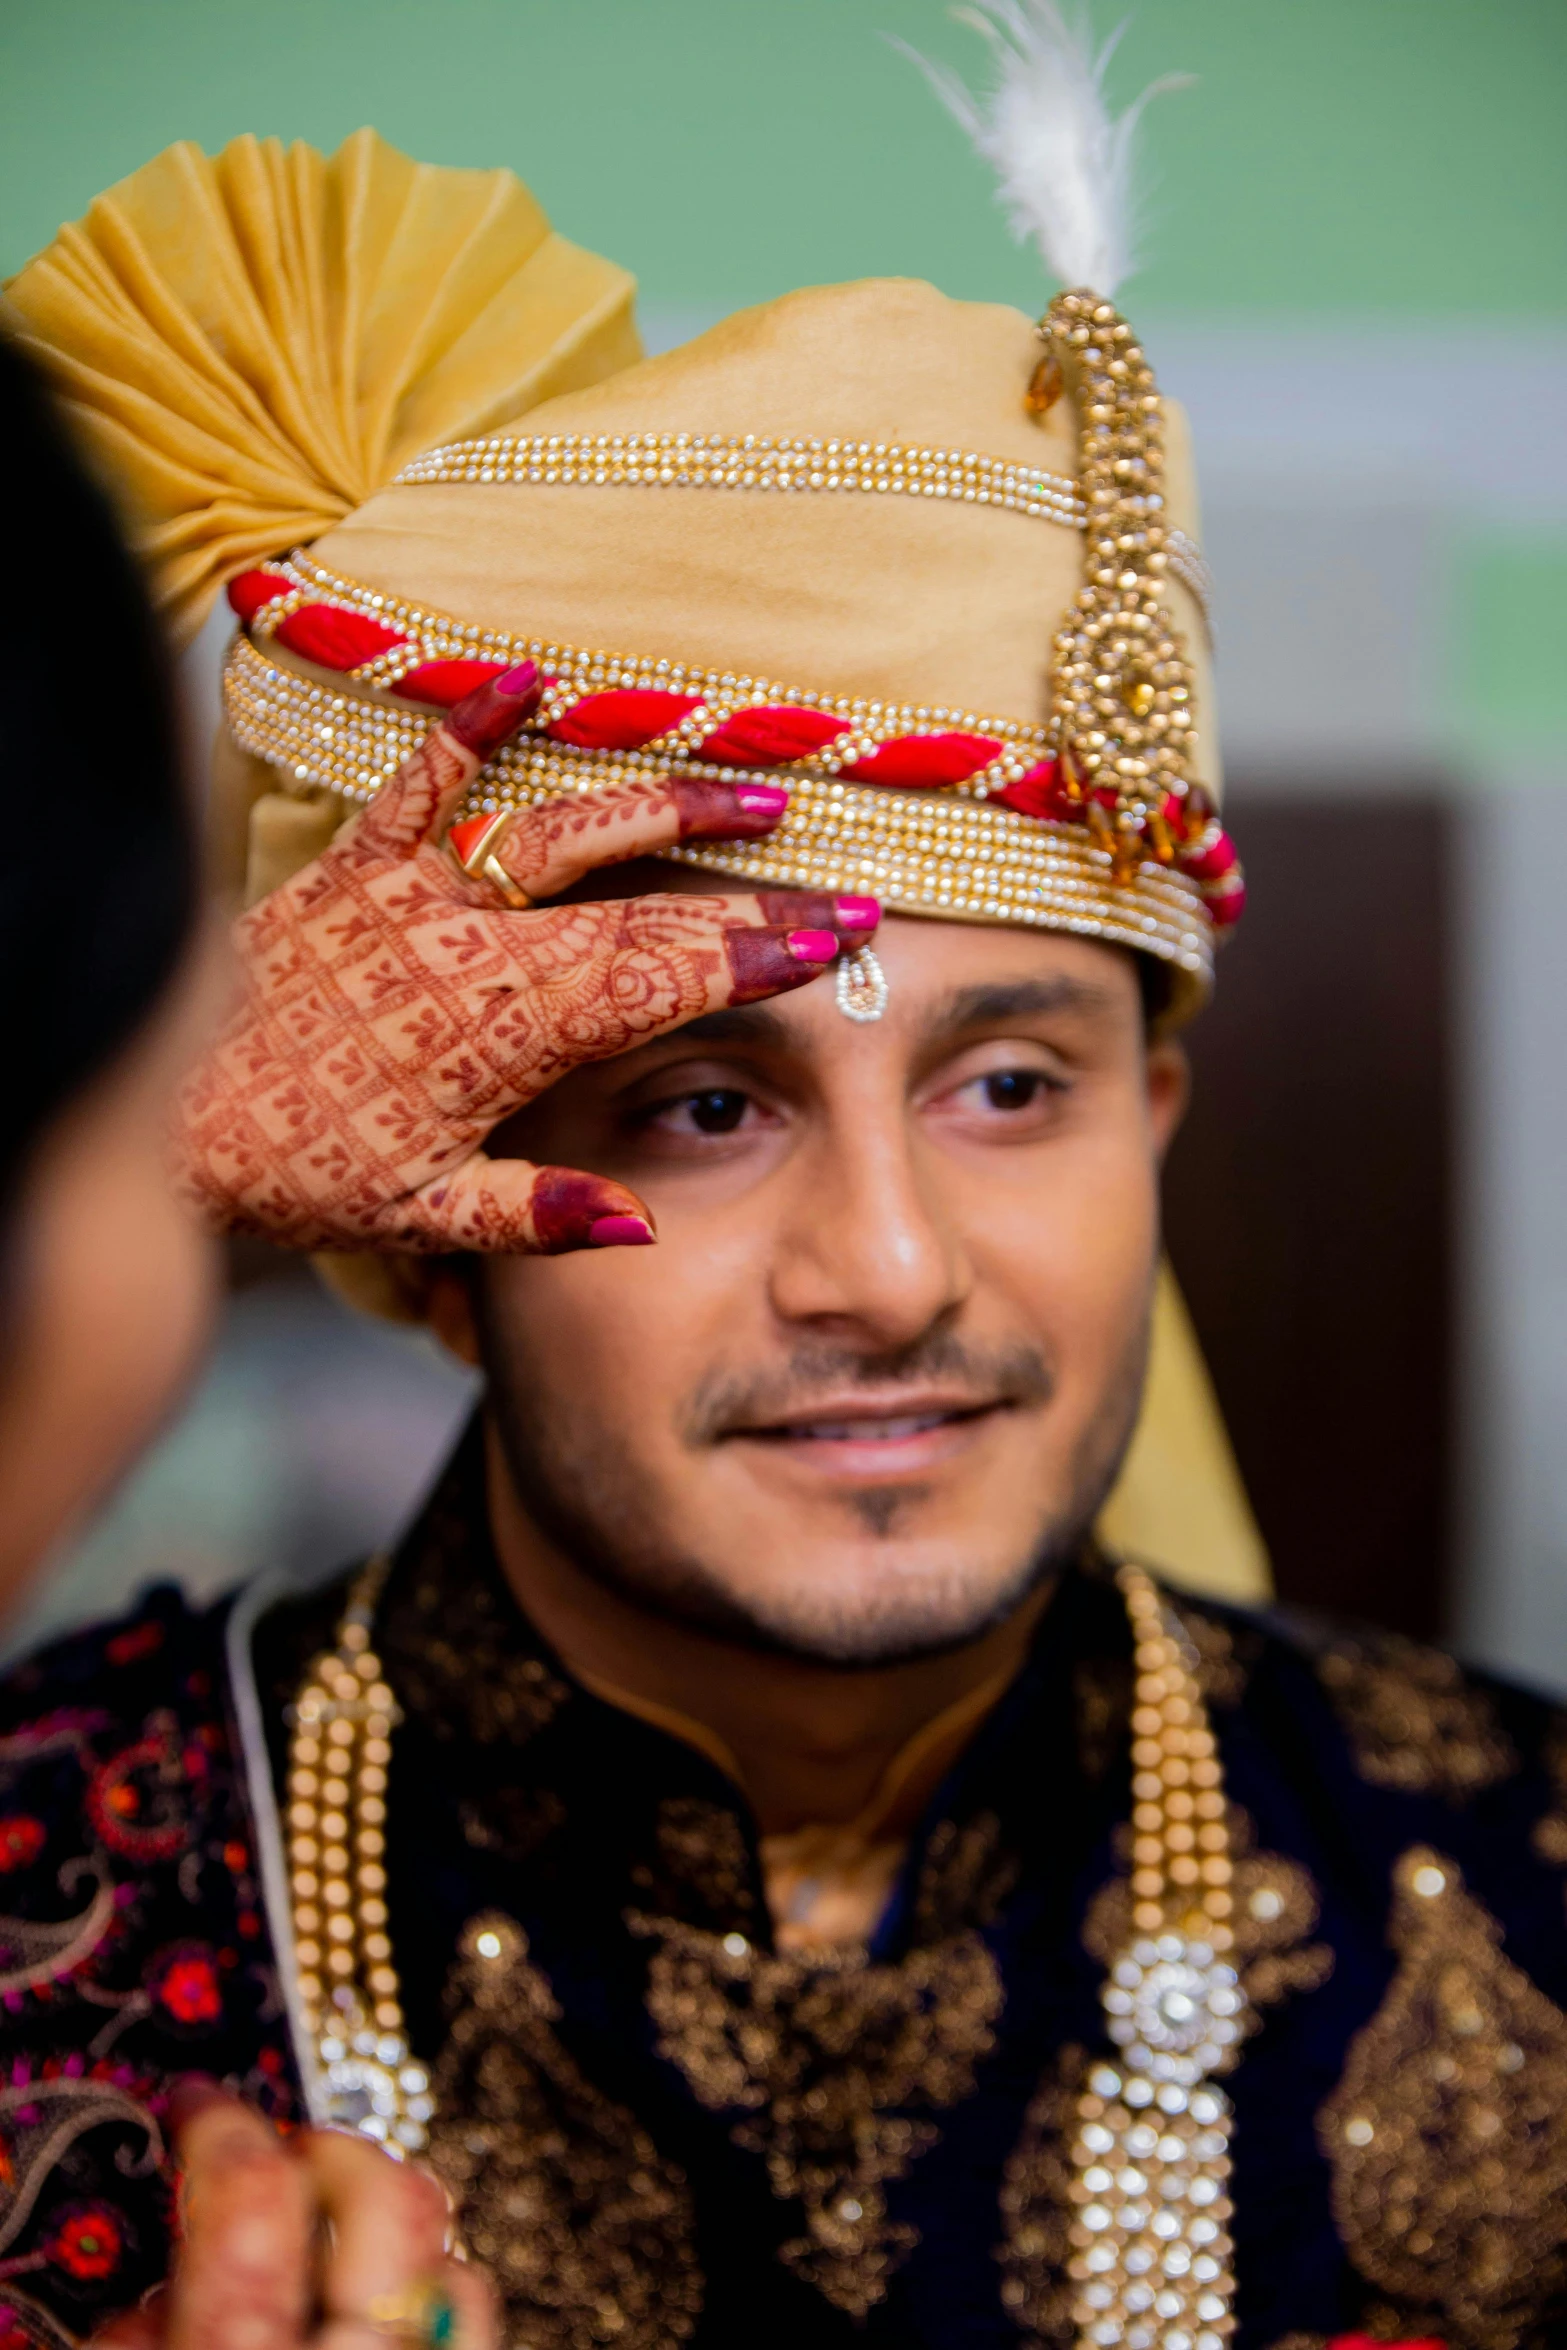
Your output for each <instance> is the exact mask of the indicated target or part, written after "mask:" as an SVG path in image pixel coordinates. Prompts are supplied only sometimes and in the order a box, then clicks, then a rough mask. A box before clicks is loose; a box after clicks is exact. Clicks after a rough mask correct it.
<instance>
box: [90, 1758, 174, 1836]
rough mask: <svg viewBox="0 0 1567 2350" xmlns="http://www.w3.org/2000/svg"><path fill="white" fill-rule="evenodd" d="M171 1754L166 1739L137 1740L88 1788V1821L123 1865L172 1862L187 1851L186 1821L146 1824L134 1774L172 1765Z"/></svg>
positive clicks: (106, 1765) (103, 1768) (95, 1775)
mask: <svg viewBox="0 0 1567 2350" xmlns="http://www.w3.org/2000/svg"><path fill="white" fill-rule="evenodd" d="M169 1759H170V1757H169V1748H168V1744H167V1742H166V1740H164V1739H162V1738H156V1737H154V1738H139V1739H137V1741H136V1743H135V1744H134V1745H133V1746H127V1747H126V1748H125V1749H124V1751H123V1752H122V1753H120V1754H116V1755H114V1756H112V1757H111V1758H110V1760H109V1761H108V1762H106V1763H104V1764H103V1765H102V1766H101V1767H100V1768H99V1769H98V1770H96V1771H95V1772H94V1773H93V1776H92V1778H91V1780H90V1781H89V1782H88V1786H87V1816H88V1818H89V1819H90V1820H91V1821H92V1824H93V1826H94V1827H95V1828H96V1829H97V1831H98V1834H99V1835H100V1836H101V1837H102V1839H103V1841H104V1843H105V1844H106V1845H107V1846H108V1847H109V1850H110V1851H111V1852H113V1853H117V1854H119V1856H120V1857H121V1858H122V1859H125V1860H133V1861H139V1862H141V1863H142V1864H144V1865H145V1864H146V1863H148V1862H151V1861H159V1860H172V1859H173V1858H174V1855H175V1854H176V1853H177V1852H180V1851H182V1850H183V1849H184V1846H185V1842H186V1835H187V1830H186V1827H185V1823H184V1822H183V1821H182V1820H178V1819H174V1820H158V1821H154V1822H152V1823H150V1824H147V1825H144V1824H142V1818H141V1814H142V1809H143V1798H142V1792H141V1789H140V1788H139V1787H137V1786H136V1784H135V1780H134V1774H135V1773H136V1772H137V1771H150V1770H153V1769H155V1768H157V1767H158V1766H159V1765H163V1766H164V1767H165V1768H166V1767H167V1765H168V1762H169Z"/></svg>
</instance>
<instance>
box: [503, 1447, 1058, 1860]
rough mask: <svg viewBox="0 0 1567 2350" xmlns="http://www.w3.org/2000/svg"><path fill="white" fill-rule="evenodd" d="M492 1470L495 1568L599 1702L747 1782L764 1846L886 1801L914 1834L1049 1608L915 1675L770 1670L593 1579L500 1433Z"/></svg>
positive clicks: (922, 1666)
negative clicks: (545, 1519) (521, 1486)
mask: <svg viewBox="0 0 1567 2350" xmlns="http://www.w3.org/2000/svg"><path fill="white" fill-rule="evenodd" d="M486 1456H487V1483H488V1490H489V1505H490V1525H491V1529H492V1532H493V1534H494V1539H495V1549H496V1555H497V1557H498V1558H499V1560H500V1565H501V1571H502V1573H503V1574H504V1576H505V1577H506V1580H507V1582H508V1584H509V1585H510V1586H511V1589H512V1591H513V1592H514V1593H515V1594H516V1597H517V1599H518V1601H519V1603H520V1604H521V1606H522V1607H523V1609H524V1610H525V1612H526V1614H527V1615H528V1617H529V1619H530V1620H531V1621H532V1622H533V1623H534V1624H535V1625H536V1626H537V1628H538V1630H539V1631H540V1632H541V1633H542V1634H543V1635H544V1637H545V1639H546V1640H548V1641H549V1643H550V1645H551V1647H552V1648H553V1649H554V1650H555V1652H556V1654H557V1655H558V1656H559V1657H560V1659H561V1662H562V1663H563V1664H564V1665H565V1666H566V1668H567V1669H568V1671H570V1672H571V1673H573V1674H574V1675H575V1676H576V1677H577V1678H578V1679H579V1680H580V1681H582V1682H583V1683H584V1685H585V1686H586V1687H588V1688H590V1689H592V1690H594V1691H595V1692H596V1693H597V1694H598V1695H600V1696H605V1697H609V1698H612V1699H614V1700H618V1701H619V1702H620V1703H622V1704H624V1705H626V1706H627V1707H628V1709H629V1710H631V1711H634V1712H637V1713H641V1714H643V1715H645V1716H646V1717H647V1718H649V1719H651V1720H654V1721H657V1722H662V1723H663V1725H664V1726H666V1727H668V1728H670V1729H673V1730H675V1731H676V1732H677V1734H681V1735H684V1736H686V1737H687V1739H688V1740H689V1742H690V1743H691V1744H693V1745H696V1746H698V1747H700V1748H701V1749H702V1750H703V1751H705V1752H706V1753H707V1754H708V1755H709V1756H710V1757H711V1758H712V1759H713V1760H715V1761H717V1762H719V1763H720V1764H721V1765H722V1766H723V1767H725V1768H726V1769H728V1770H729V1771H730V1772H731V1773H732V1774H733V1775H734V1776H735V1777H737V1779H738V1781H739V1784H740V1786H741V1788H742V1790H743V1791H744V1793H745V1794H746V1796H747V1797H748V1798H749V1800H750V1803H751V1806H752V1809H753V1810H754V1812H755V1814H756V1818H757V1822H758V1825H759V1828H760V1829H761V1831H762V1833H763V1834H764V1835H771V1834H777V1833H779V1832H781V1831H789V1830H792V1829H796V1828H800V1827H805V1826H811V1825H816V1824H818V1823H824V1824H825V1823H836V1822H848V1821H853V1820H857V1819H859V1818H860V1817H861V1815H863V1814H864V1813H865V1812H866V1811H867V1809H868V1808H869V1807H871V1806H873V1805H876V1804H877V1802H878V1798H879V1797H880V1796H881V1795H883V1794H884V1795H885V1797H886V1800H887V1803H888V1806H889V1809H890V1810H891V1812H892V1814H893V1816H892V1817H890V1818H889V1820H888V1822H887V1825H888V1826H891V1827H894V1828H903V1829H906V1828H907V1827H908V1826H910V1825H912V1820H911V1819H907V1818H900V1817H898V1816H897V1815H898V1814H900V1813H903V1812H905V1811H907V1810H909V1809H910V1808H911V1807H912V1808H913V1809H918V1808H920V1807H922V1804H923V1800H924V1797H925V1796H926V1795H928V1794H929V1793H930V1792H931V1790H932V1786H933V1783H934V1782H933V1779H932V1773H934V1774H935V1776H937V1777H939V1776H940V1775H941V1772H942V1770H943V1769H944V1768H945V1766H946V1764H947V1763H948V1762H950V1760H952V1759H953V1755H954V1753H955V1752H956V1751H959V1750H961V1746H962V1745H963V1744H964V1743H966V1741H967V1738H968V1737H969V1736H971V1735H972V1733H973V1730H974V1729H975V1728H976V1727H977V1725H978V1722H979V1721H980V1720H981V1719H983V1717H984V1714H985V1713H986V1712H988V1710H989V1704H990V1703H992V1702H994V1699H995V1697H996V1696H998V1695H999V1694H1000V1692H1001V1691H1002V1690H1003V1689H1004V1688H1005V1686H1006V1684H1007V1682H1008V1681H1009V1680H1010V1679H1011V1677H1012V1675H1013V1674H1014V1673H1015V1672H1016V1670H1017V1668H1018V1666H1019V1665H1020V1664H1021V1663H1022V1661H1023V1657H1024V1655H1025V1653H1026V1651H1027V1648H1028V1644H1029V1640H1030V1637H1031V1635H1032V1632H1033V1629H1034V1626H1035V1624H1036V1623H1037V1622H1038V1620H1039V1616H1040V1612H1041V1610H1042V1608H1043V1606H1044V1603H1045V1600H1046V1597H1047V1596H1048V1593H1047V1591H1045V1590H1041V1591H1039V1592H1036V1593H1035V1594H1034V1595H1033V1596H1032V1597H1031V1598H1030V1599H1029V1601H1028V1602H1027V1603H1026V1604H1025V1605H1024V1606H1023V1607H1021V1608H1019V1609H1018V1610H1017V1611H1016V1612H1015V1613H1014V1614H1013V1615H1012V1616H1010V1617H1008V1618H1007V1620H1006V1621H1005V1622H1004V1623H1002V1624H998V1625H996V1626H993V1627H992V1628H991V1629H990V1630H989V1631H987V1632H985V1633H984V1634H982V1635H981V1637H980V1638H979V1639H977V1640H975V1641H971V1642H970V1643H968V1644H967V1645H966V1646H965V1647H962V1648H958V1649H953V1650H951V1651H949V1652H947V1653H946V1654H943V1655H941V1656H931V1657H919V1658H916V1659H914V1660H913V1661H912V1662H909V1663H905V1664H896V1665H886V1666H881V1667H872V1668H867V1669H864V1670H857V1671H845V1670H844V1669H843V1668H842V1667H841V1666H834V1665H819V1664H814V1663H812V1662H810V1661H809V1660H808V1659H805V1658H799V1657H787V1656H775V1655H769V1654H768V1653H766V1652H765V1651H762V1650H757V1649H752V1648H747V1647H744V1646H741V1645H740V1644H738V1643H736V1642H732V1641H728V1640H725V1639H723V1638H722V1637H721V1636H719V1635H718V1634H715V1633H709V1632H704V1631H701V1630H699V1629H698V1628H696V1627H695V1626H692V1625H686V1624H680V1623H676V1622H674V1621H672V1620H671V1619H670V1618H668V1617H667V1616H664V1615H661V1614H658V1613H656V1612H654V1611H653V1610H652V1609H648V1608H643V1607H639V1606H638V1605H637V1603H636V1602H635V1600H633V1599H631V1598H628V1597H627V1596H626V1595H625V1594H624V1593H621V1592H617V1591H614V1590H611V1589H610V1588H609V1587H608V1586H606V1585H605V1584H604V1583H603V1582H601V1581H599V1580H598V1579H596V1578H595V1577H593V1576H590V1575H587V1574H585V1573H584V1572H583V1571H582V1569H581V1568H580V1567H578V1566H576V1565H574V1564H573V1562H572V1561H571V1560H570V1559H569V1558H568V1557H566V1556H565V1555H564V1553H563V1552H562V1551H561V1550H560V1549H559V1548H558V1547H557V1546H556V1545H555V1544H553V1543H552V1542H550V1541H549V1540H548V1539H547V1538H546V1536H545V1535H544V1534H543V1533H542V1532H541V1531H540V1529H539V1528H538V1527H537V1526H536V1525H535V1524H534V1522H533V1520H532V1519H531V1518H530V1517H529V1516H528V1514H527V1512H526V1510H525V1509H524V1507H523V1505H522V1503H521V1501H520V1500H519V1498H518V1495H517V1491H516V1487H515V1486H514V1484H513V1482H512V1479H511V1475H510V1472H509V1470H508V1468H507V1466H506V1461H505V1457H504V1454H503V1452H502V1449H501V1446H500V1443H499V1441H498V1439H497V1436H496V1433H495V1430H494V1428H493V1426H489V1427H488V1428H487V1431H486ZM949 1724H950V1731H951V1735H950V1737H949V1736H948V1735H946V1734H945V1733H946V1731H947V1729H948V1725H949ZM927 1730H928V1731H929V1732H930V1737H929V1738H928V1739H922V1738H921V1733H922V1732H925V1731H927Z"/></svg>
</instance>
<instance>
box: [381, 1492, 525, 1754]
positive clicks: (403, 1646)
mask: <svg viewBox="0 0 1567 2350" xmlns="http://www.w3.org/2000/svg"><path fill="white" fill-rule="evenodd" d="M472 1541H473V1529H472V1526H471V1524H470V1522H469V1520H468V1518H467V1516H466V1515H465V1514H464V1512H463V1510H462V1507H461V1504H460V1503H459V1502H458V1501H457V1500H455V1499H454V1498H453V1497H452V1496H450V1495H447V1494H442V1493H438V1494H437V1496H436V1498H435V1500H434V1501H433V1502H432V1503H431V1506H430V1511H429V1517H428V1522H427V1525H426V1529H425V1533H424V1539H423V1541H422V1543H421V1545H420V1551H419V1556H418V1559H417V1561H416V1562H415V1564H414V1567H413V1570H412V1572H404V1571H403V1570H402V1569H401V1568H399V1570H398V1572H397V1573H395V1574H394V1575H393V1576H392V1578H391V1580H390V1582H389V1583H388V1585H387V1587H386V1592H385V1596H384V1598H383V1600H382V1602H381V1607H380V1615H379V1621H378V1625H377V1630H378V1635H379V1648H380V1654H381V1657H382V1659H383V1661H384V1663H385V1666H386V1669H387V1671H388V1673H389V1675H390V1677H391V1680H392V1682H393V1684H394V1686H395V1688H396V1690H397V1694H398V1697H399V1699H400V1701H401V1703H402V1705H403V1707H404V1709H405V1711H407V1712H409V1713H411V1714H416V1715H418V1717H419V1719H420V1720H421V1721H422V1722H423V1723H424V1725H425V1727H426V1728H428V1729H430V1730H432V1731H433V1732H434V1733H435V1735H436V1736H437V1737H442V1738H452V1737H470V1738H474V1739H477V1741H478V1742H479V1744H480V1745H481V1746H499V1745H506V1746H523V1745H526V1743H527V1741H528V1740H529V1739H530V1738H533V1737H535V1736H536V1735H537V1733H538V1732H539V1731H540V1730H542V1729H544V1728H545V1726H546V1725H547V1724H548V1723H549V1722H551V1721H552V1720H553V1719H554V1717H555V1715H556V1714H557V1713H558V1712H559V1711H560V1709H561V1707H562V1706H563V1705H565V1704H566V1703H567V1702H568V1700H569V1699H570V1696H571V1691H570V1690H569V1689H568V1687H567V1686H566V1684H565V1682H564V1681H562V1679H561V1678H560V1676H559V1674H558V1673H556V1672H555V1671H553V1670H552V1668H551V1666H550V1665H549V1663H548V1662H547V1661H546V1659H545V1658H544V1657H542V1656H539V1655H538V1654H536V1653H535V1651H534V1650H533V1649H532V1648H531V1647H530V1645H529V1639H530V1635H529V1634H528V1632H527V1630H526V1627H525V1626H524V1625H523V1623H522V1620H521V1618H520V1617H519V1616H518V1614H517V1611H516V1608H515V1606H514V1604H513V1602H512V1600H511V1599H510V1597H509V1595H508V1594H507V1593H506V1592H505V1591H504V1589H502V1588H501V1586H500V1585H499V1584H498V1583H495V1582H492V1581H491V1579H490V1578H489V1577H488V1576H486V1575H476V1574H475V1573H474V1571H473V1560H472Z"/></svg>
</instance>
